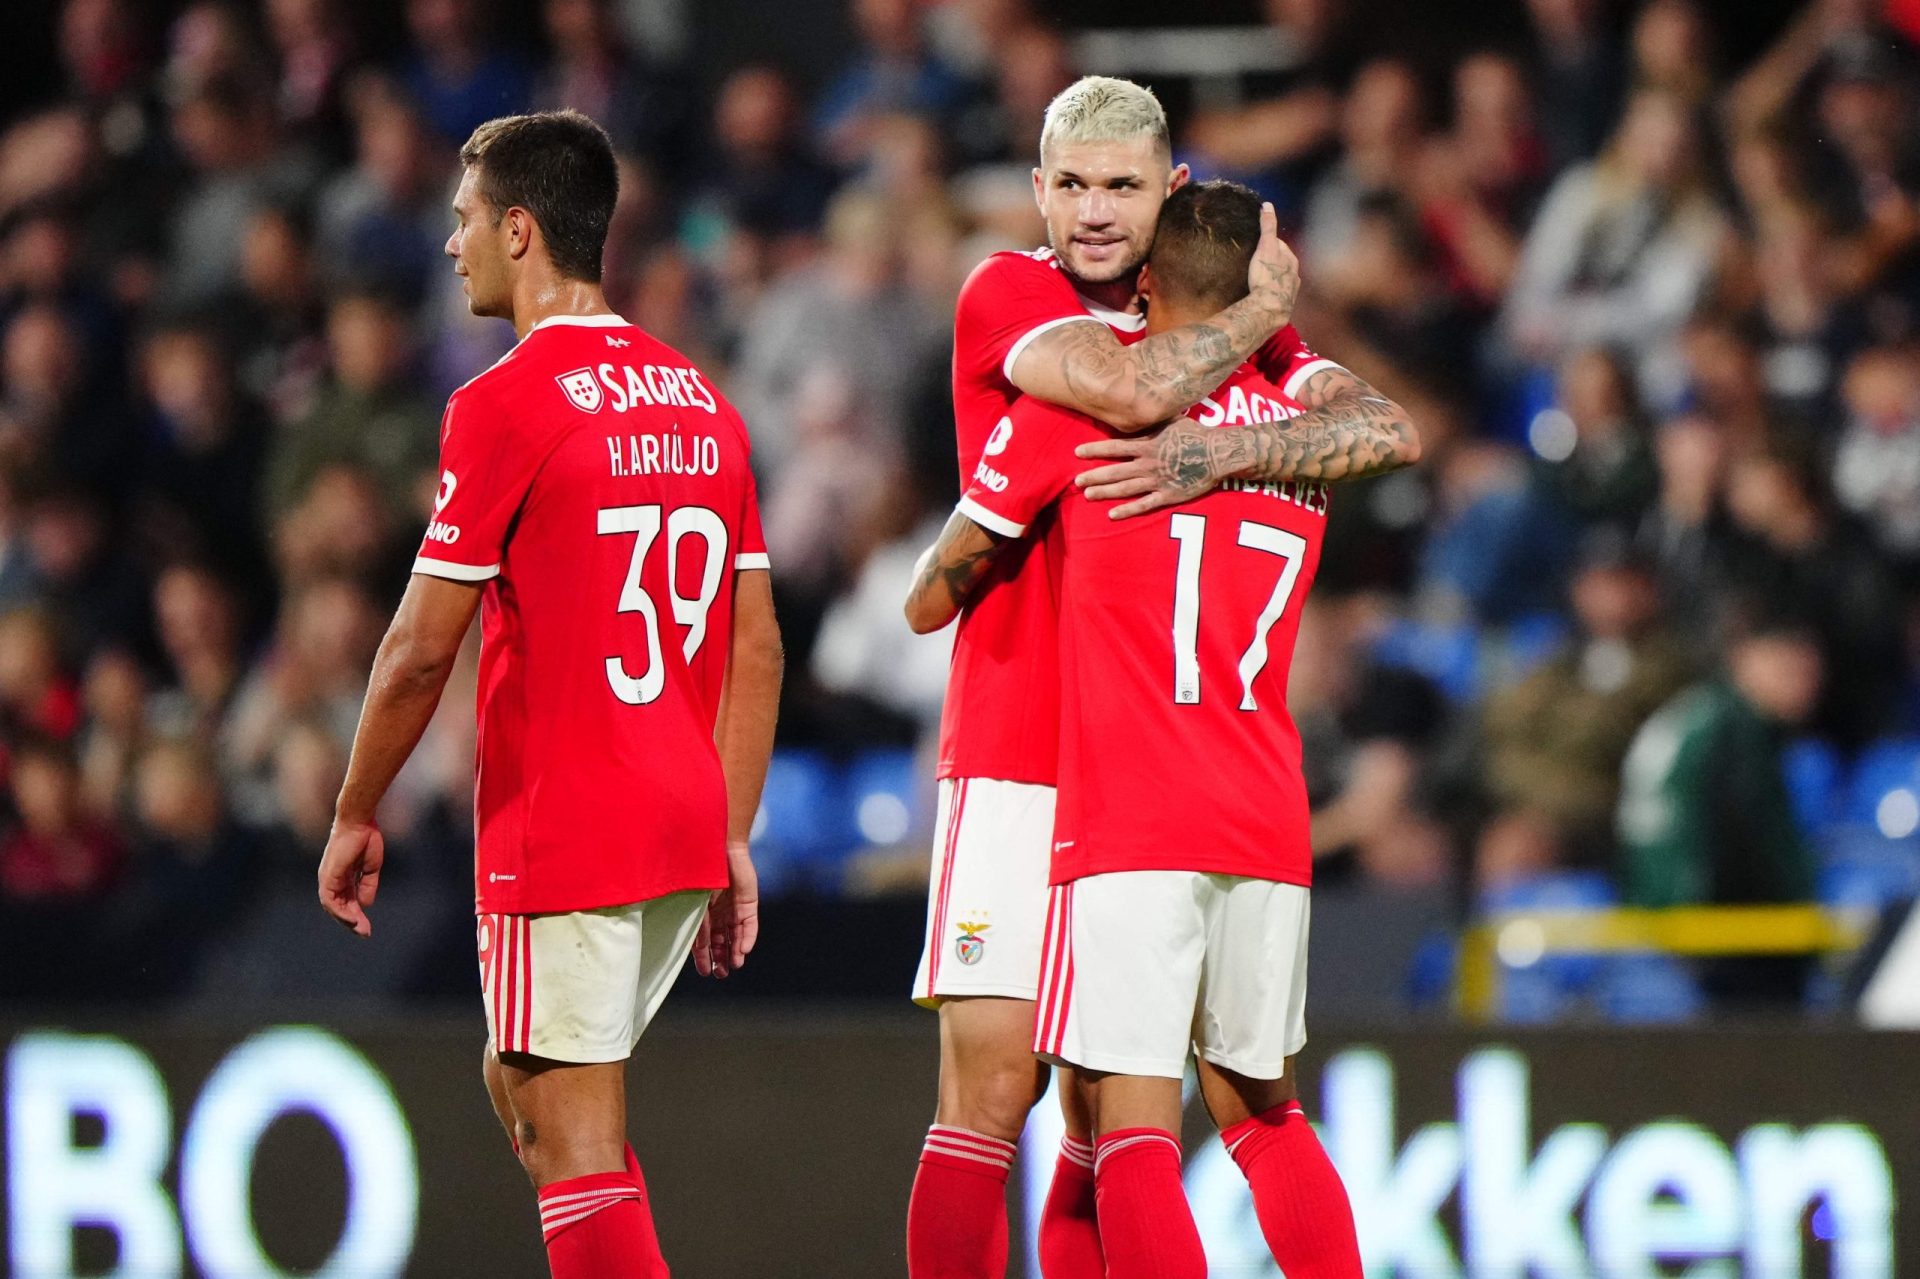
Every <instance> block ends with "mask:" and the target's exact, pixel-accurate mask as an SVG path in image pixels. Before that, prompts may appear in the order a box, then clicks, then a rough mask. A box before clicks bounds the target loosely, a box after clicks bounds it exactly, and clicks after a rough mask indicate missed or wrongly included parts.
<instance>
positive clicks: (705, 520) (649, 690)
mask: <svg viewBox="0 0 1920 1279" xmlns="http://www.w3.org/2000/svg"><path fill="white" fill-rule="evenodd" d="M661 509H662V508H661V507H660V506H658V505H657V504H656V505H652V506H608V507H603V508H602V509H601V511H600V526H599V531H600V533H601V534H602V535H605V534H608V533H632V534H634V535H635V537H634V543H633V558H632V559H631V560H629V561H628V563H627V576H626V581H625V582H624V583H623V584H622V585H621V587H620V608H619V611H620V612H622V613H638V614H640V620H641V622H642V623H643V624H644V625H645V627H646V639H647V669H646V672H645V673H644V674H642V675H639V676H634V675H630V674H628V673H627V667H626V661H625V659H623V658H620V657H617V656H616V657H609V658H607V683H608V685H610V686H611V687H612V689H613V695H614V696H615V697H617V698H619V699H620V700H621V701H623V702H625V703H627V704H628V705H629V706H644V705H646V704H647V703H648V702H651V701H653V700H654V699H655V698H657V697H659V696H660V693H661V691H662V690H663V689H665V688H666V685H667V667H666V662H665V660H664V656H663V654H662V652H661V649H660V610H659V609H658V608H657V607H656V606H655V605H654V602H653V597H652V596H651V595H648V594H647V591H646V588H645V587H643V586H642V585H641V584H640V574H641V571H642V569H643V568H645V566H646V559H647V552H648V551H649V550H650V549H652V547H653V544H654V542H655V541H657V540H658V539H659V537H660V518H661ZM666 528H667V546H666V555H667V597H668V601H669V603H670V605H671V606H672V608H673V620H674V621H675V622H677V623H679V624H680V625H681V626H683V627H685V628H686V637H685V639H683V640H682V641H681V645H680V651H681V655H682V657H683V658H684V659H685V660H686V661H688V662H691V661H693V656H694V654H695V653H698V652H699V651H700V646H701V645H702V644H704V643H705V642H706V639H707V610H708V609H710V608H712V607H713V601H714V600H715V599H716V598H717V597H718V596H719V594H720V579H721V577H722V576H723V575H724V572H725V568H726V563H727V525H726V521H725V520H722V519H721V518H720V516H719V515H718V514H717V513H715V512H713V511H710V510H708V509H707V508H706V507H704V506H682V507H678V508H676V509H675V510H674V511H673V513H672V514H670V515H668V516H667V517H666ZM690 533H691V534H697V535H698V536H699V538H700V540H701V542H702V543H703V544H704V545H705V547H706V559H705V561H704V564H703V566H702V568H701V570H700V585H699V589H698V590H697V591H696V592H695V593H694V594H692V595H682V594H681V593H680V585H679V583H678V582H676V581H675V580H674V575H675V571H676V566H677V565H678V564H679V562H680V555H679V551H680V539H681V538H683V537H686V536H687V535H688V534H690Z"/></svg>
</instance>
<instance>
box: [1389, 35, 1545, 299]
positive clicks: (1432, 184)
mask: <svg viewBox="0 0 1920 1279" xmlns="http://www.w3.org/2000/svg"><path fill="white" fill-rule="evenodd" d="M1545 176H1546V152H1545V148H1544V147H1543V145H1542V143H1541V141H1540V137H1539V132H1538V126H1537V124H1536V119H1535V113H1534V107H1533V101H1532V97H1531V94H1530V92H1529V90H1528V88H1527V83H1526V79H1525V76H1524V74H1523V73H1522V71H1521V69H1520V67H1519V66H1518V65H1517V64H1516V63H1514V62H1513V61H1512V60H1511V59H1508V58H1505V57H1502V56H1501V55H1499V54H1494V53H1482V54H1476V55H1474V56H1472V57H1469V58H1467V59H1466V60H1465V61H1463V62H1461V63H1460V65H1459V66H1458V67H1457V68H1455V70H1454V75H1453V127H1452V128H1451V129H1450V130H1449V131H1448V132H1446V133H1445V134H1442V135H1439V136H1438V137H1434V138H1430V139H1428V141H1427V143H1426V145H1425V149H1424V151H1423V152H1422V154H1421V156H1420V158H1419V162H1418V167H1417V169H1416V171H1415V179H1414V187H1415V192H1416V195H1417V198H1418V200H1419V203H1420V213H1421V220H1422V222H1423V223H1424V224H1425V227H1426V229H1427V232H1428V234H1429V235H1431V236H1432V237H1433V239H1434V240H1435V241H1436V243H1437V244H1438V245H1439V247H1440V250H1441V252H1442V254H1443V255H1444V257H1445V260H1446V263H1447V267H1448V271H1449V275H1450V279H1451V283H1452V286H1453V287H1454V288H1455V289H1456V290H1457V291H1458V292H1459V293H1460V294H1461V295H1462V296H1463V298H1464V299H1466V300H1468V301H1470V302H1471V303H1472V304H1473V305H1474V306H1475V307H1476V309H1480V310H1490V309H1492V308H1494V307H1496V306H1497V305H1498V304H1499V301H1500V299H1501V298H1503V297H1505V296H1506V292H1507V287H1508V285H1509V284H1510V283H1511V282H1512V280H1513V272H1514V269H1515V267H1516V266H1517V265H1518V263H1519V260H1520V237H1521V235H1522V234H1523V233H1524V231H1525V229H1526V225H1527V222H1528V221H1529V219H1531V218H1532V217H1533V213H1534V209H1535V207H1536V206H1537V205H1538V204H1539V202H1540V192H1541V187H1542V184H1543V182H1544V180H1545Z"/></svg>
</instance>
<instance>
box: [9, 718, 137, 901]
mask: <svg viewBox="0 0 1920 1279" xmlns="http://www.w3.org/2000/svg"><path fill="white" fill-rule="evenodd" d="M8 767H9V771H10V772H11V775H12V784H13V809H14V812H15V813H16V814H17V815H18V817H19V825H18V827H16V828H15V829H14V830H13V831H12V832H11V833H10V834H8V835H7V836H6V838H5V840H4V841H0V893H4V894H5V896H6V897H7V898H8V899H10V900H12V901H15V902H28V901H45V900H59V899H63V898H65V899H73V898H99V897H101V896H103V895H104V894H105V893H106V891H107V890H108V889H109V888H111V887H113V884H114V881H115V880H116V879H117V878H118V877H119V875H120V871H121V868H122V866H123V864H124V862H125V849H124V848H122V847H121V845H120V842H119V840H118V839H116V838H115V836H114V834H113V831H112V829H111V828H109V827H107V826H105V825H103V824H101V823H100V822H99V821H97V820H95V819H94V818H92V817H91V816H89V815H88V814H87V812H86V809H85V805H83V804H82V803H81V788H80V769H79V767H78V765H77V764H76V763H75V762H74V757H73V750H72V748H71V747H70V746H67V745H66V744H64V743H60V742H54V741H51V740H48V739H44V738H42V739H29V740H27V741H26V742H23V743H22V744H21V746H20V747H19V748H18V749H17V750H15V751H14V753H13V758H12V759H11V760H10V761H8Z"/></svg>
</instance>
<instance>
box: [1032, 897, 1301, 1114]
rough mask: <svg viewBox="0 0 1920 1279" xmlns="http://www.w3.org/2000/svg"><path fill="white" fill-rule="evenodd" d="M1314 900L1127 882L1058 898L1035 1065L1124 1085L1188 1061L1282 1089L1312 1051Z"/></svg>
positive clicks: (1038, 1014)
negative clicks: (1099, 1075)
mask: <svg viewBox="0 0 1920 1279" xmlns="http://www.w3.org/2000/svg"><path fill="white" fill-rule="evenodd" d="M1307 900H1308V892H1307V890H1306V889H1304V888H1302V887H1300V886H1299V885H1298V884H1281V883H1275V882H1274V881H1273V880H1269V879H1249V878H1247V877H1245V876H1241V875H1210V874H1205V873H1202V872H1198V871H1184V870H1134V871H1116V872H1114V873H1111V874H1106V875H1089V876H1087V877H1086V878H1084V879H1077V880H1074V881H1073V882H1072V883H1069V884H1062V885H1060V886H1059V887H1057V888H1055V889H1053V898H1052V903H1051V905H1050V906H1049V908H1048V911H1047V926H1046V943H1045V947H1044V957H1043V959H1042V962H1041V975H1040V991H1041V994H1040V1001H1039V1006H1038V1007H1037V1008H1036V1009H1035V1010H1034V1046H1033V1050H1034V1052H1036V1053H1038V1054H1039V1055H1040V1057H1041V1058H1043V1059H1044V1060H1046V1061H1049V1062H1052V1063H1053V1064H1055V1065H1073V1066H1081V1067H1084V1068H1086V1069H1088V1070H1098V1071H1106V1072H1110V1073H1113V1074H1120V1075H1164V1076H1167V1077H1169V1078H1172V1079H1179V1078H1181V1077H1182V1076H1183V1075H1184V1074H1185V1073H1186V1065H1187V1054H1188V1053H1189V1052H1190V1051H1197V1052H1198V1053H1199V1054H1200V1055H1201V1056H1202V1057H1204V1058H1206V1059H1207V1060H1208V1061H1210V1062H1213V1063H1214V1064H1216V1065H1219V1066H1224V1067H1226V1068H1227V1069H1228V1070H1231V1071H1235V1072H1237V1073H1239V1074H1242V1075H1246V1076H1248V1077H1250V1078H1253V1079H1278V1078H1280V1076H1281V1075H1282V1074H1283V1073H1284V1072H1285V1066H1286V1060H1287V1058H1289V1057H1291V1056H1293V1055H1294V1054H1295V1053H1297V1052H1299V1051H1300V1050H1301V1049H1302V1048H1304V1047H1305V1046H1306V1043H1307V1016H1306V1009H1307V915H1308V910H1307Z"/></svg>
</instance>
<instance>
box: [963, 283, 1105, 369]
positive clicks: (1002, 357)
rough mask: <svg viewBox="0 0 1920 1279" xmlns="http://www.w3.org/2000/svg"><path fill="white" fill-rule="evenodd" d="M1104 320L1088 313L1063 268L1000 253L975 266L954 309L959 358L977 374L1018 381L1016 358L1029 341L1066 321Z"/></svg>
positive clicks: (1075, 322)
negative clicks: (1014, 376)
mask: <svg viewBox="0 0 1920 1279" xmlns="http://www.w3.org/2000/svg"><path fill="white" fill-rule="evenodd" d="M1081 321H1090V322H1092V323H1095V324H1098V323H1099V321H1098V320H1096V319H1094V317H1093V316H1091V315H1089V314H1087V310H1086V307H1085V306H1083V305H1082V304H1081V302H1080V298H1079V296H1078V295H1077V294H1076V293H1074V291H1073V285H1072V284H1071V283H1069V282H1068V280H1067V277H1066V276H1064V275H1062V274H1061V273H1060V270H1059V268H1057V267H1055V266H1054V265H1053V264H1052V263H1051V262H1048V261H1043V260H1041V259H1039V258H1036V257H1032V256H1030V255H1029V254H1025V253H996V254H994V255H993V256H992V257H990V258H988V259H987V260H986V261H985V262H982V263H981V264H980V265H979V266H977V267H975V268H974V269H973V274H972V275H970V276H968V277H967V282H966V283H965V284H964V285H962V286H961V288H960V301H959V303H958V304H957V305H956V306H955V308H954V317H953V341H954V359H955V362H956V363H957V364H959V365H961V366H963V367H964V368H965V369H966V371H967V372H968V373H969V374H971V375H972V376H974V377H977V378H987V377H990V376H992V375H994V374H998V375H999V376H1000V377H1003V378H1005V379H1006V380H1007V381H1008V382H1011V381H1013V362H1014V361H1015V360H1017V359H1019V358H1020V353H1021V352H1022V351H1024V350H1026V349H1027V346H1028V344H1029V343H1031V342H1032V341H1033V340H1034V339H1035V338H1037V337H1039V336H1040V335H1041V334H1042V333H1045V332H1046V331H1047V330H1049V329H1055V328H1058V327H1060V326H1061V325H1063V324H1077V323H1079V322H1081Z"/></svg>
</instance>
